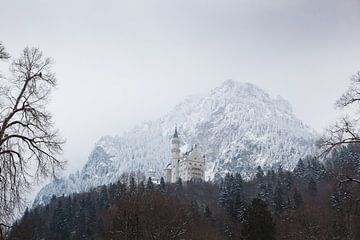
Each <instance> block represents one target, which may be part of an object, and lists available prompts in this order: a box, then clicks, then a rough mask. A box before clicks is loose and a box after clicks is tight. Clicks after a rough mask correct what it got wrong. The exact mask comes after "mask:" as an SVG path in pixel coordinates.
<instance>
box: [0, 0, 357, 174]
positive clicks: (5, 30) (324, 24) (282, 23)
mask: <svg viewBox="0 0 360 240" xmlns="http://www.w3.org/2000/svg"><path fill="white" fill-rule="evenodd" d="M0 41H2V42H3V44H4V45H5V46H6V47H7V50H8V51H9V52H10V53H11V54H12V55H13V56H14V57H16V56H18V54H19V52H20V51H21V50H22V49H23V48H24V47H25V46H27V45H28V46H38V47H40V48H41V49H42V50H43V51H44V54H45V55H47V56H50V57H52V58H53V59H54V61H55V65H54V67H53V69H54V71H55V72H56V74H57V78H58V89H57V91H56V92H54V95H53V99H52V102H51V104H50V105H49V109H50V111H51V112H52V113H53V114H54V117H55V121H56V126H57V127H58V128H59V129H60V130H61V133H62V135H63V136H64V137H65V138H66V139H67V143H66V145H65V152H64V157H65V158H66V159H67V160H68V161H69V165H68V170H67V172H71V171H73V170H74V169H79V168H80V167H81V166H82V165H83V164H84V163H85V161H86V160H87V157H88V155H89V153H90V151H91V150H92V147H93V145H94V143H95V142H96V141H97V139H98V138H99V137H100V136H102V135H106V134H112V135H115V134H120V133H121V132H123V131H124V130H128V129H130V128H131V127H133V126H134V125H136V124H139V123H141V122H143V121H145V120H152V119H156V118H157V117H159V116H161V115H162V114H164V113H166V112H167V111H169V110H170V109H171V108H172V107H173V106H174V105H175V104H176V103H178V102H179V101H181V100H182V99H184V98H185V97H186V96H188V95H191V94H196V93H206V92H207V91H209V90H210V89H212V88H214V87H216V86H217V85H219V84H220V83H221V82H222V81H224V80H226V79H234V80H237V81H245V82H251V83H254V84H256V85H258V86H259V87H261V88H263V89H264V90H266V91H268V92H269V93H270V94H271V95H277V94H279V95H281V96H283V97H284V98H285V99H287V100H288V101H289V102H290V103H291V104H292V106H293V109H294V111H295V113H296V115H297V116H298V117H299V118H300V119H302V120H303V121H304V122H305V123H307V124H309V125H310V126H312V127H313V128H315V129H316V130H317V131H319V132H320V131H321V130H322V129H323V128H324V127H326V126H327V125H328V123H329V122H331V121H333V120H334V118H335V116H336V111H335V109H334V108H333V106H334V102H335V101H336V99H337V98H338V97H339V96H340V95H341V93H342V92H343V91H344V90H345V89H346V87H347V86H348V80H349V77H350V76H351V75H352V74H354V73H355V72H356V71H359V70H360V0H346V1H344V0H315V1H314V0H307V1H305V0H273V1H270V0H229V1H226V0H218V1H211V0H192V1H190V0H128V1H122V0H113V1H104V0H103V1H100V0H98V1H94V0H76V1H74V0H72V1H69V0H56V1H49V0H26V1H21V0H18V1H16V0H0Z"/></svg>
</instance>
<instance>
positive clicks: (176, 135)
mask: <svg viewBox="0 0 360 240" xmlns="http://www.w3.org/2000/svg"><path fill="white" fill-rule="evenodd" d="M173 137H174V138H177V137H179V136H178V131H177V126H176V127H175V132H174V136H173Z"/></svg>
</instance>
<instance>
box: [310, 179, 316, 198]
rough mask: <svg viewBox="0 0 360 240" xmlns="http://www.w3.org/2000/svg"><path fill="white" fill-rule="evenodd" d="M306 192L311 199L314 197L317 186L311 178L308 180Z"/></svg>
mask: <svg viewBox="0 0 360 240" xmlns="http://www.w3.org/2000/svg"><path fill="white" fill-rule="evenodd" d="M308 191H309V194H310V195H311V196H312V197H315V196H316V193H317V186H316V182H315V180H314V179H313V178H310V181H309V184H308Z"/></svg>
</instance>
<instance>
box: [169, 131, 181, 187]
mask: <svg viewBox="0 0 360 240" xmlns="http://www.w3.org/2000/svg"><path fill="white" fill-rule="evenodd" d="M179 161H180V139H179V136H178V132H177V127H176V128H175V132H174V135H173V137H172V139H171V182H173V183H175V182H177V180H178V179H179Z"/></svg>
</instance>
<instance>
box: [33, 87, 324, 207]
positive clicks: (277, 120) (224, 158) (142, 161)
mask: <svg viewBox="0 0 360 240" xmlns="http://www.w3.org/2000/svg"><path fill="white" fill-rule="evenodd" d="M175 126H177V127H178V130H179V135H180V138H181V140H182V142H183V145H184V146H183V148H182V150H183V151H186V150H189V149H190V148H191V146H192V145H193V144H197V145H198V146H199V148H200V149H201V151H202V152H203V153H204V154H205V156H206V176H205V178H206V179H207V180H212V179H214V178H217V177H219V176H223V175H224V174H225V173H226V172H240V173H241V174H242V176H243V177H244V178H245V179H249V178H251V177H252V176H253V175H254V173H255V171H256V168H257V166H261V167H262V168H263V169H265V170H267V169H271V168H274V167H278V166H279V165H281V166H282V167H283V168H285V169H293V168H294V167H295V164H296V163H297V161H298V160H299V158H301V157H305V156H306V155H308V154H311V153H313V151H314V150H315V145H314V143H315V140H316V137H317V134H316V133H315V131H314V130H312V129H311V128H310V127H308V126H307V125H306V124H304V123H303V122H302V121H301V120H299V119H298V118H297V117H296V116H295V115H294V113H293V111H292V108H291V105H290V104H289V103H288V102H287V101H286V100H284V99H283V98H281V97H279V96H278V97H276V98H272V97H271V96H269V94H267V93H266V92H264V91H263V90H261V89H260V88H258V87H257V86H255V85H253V84H250V83H241V82H236V81H233V80H227V81H225V82H224V83H223V84H222V85H221V86H219V87H217V88H215V89H213V90H212V91H211V92H210V93H209V94H207V95H205V96H191V97H189V98H187V99H185V100H184V101H183V102H181V103H179V104H178V105H177V106H175V108H174V109H173V110H172V111H170V112H169V113H167V114H165V115H164V116H163V117H161V118H159V119H157V120H155V121H149V122H145V123H143V124H142V125H140V126H137V127H135V128H133V129H132V130H130V131H128V132H125V133H124V134H122V135H120V136H104V137H101V138H100V140H99V141H98V142H97V143H96V144H95V147H94V149H93V151H92V153H91V154H90V156H89V159H88V162H87V163H86V164H85V166H84V167H83V169H82V170H81V171H80V172H77V173H74V174H71V175H70V176H69V177H68V178H63V179H59V180H56V181H54V182H52V183H50V184H48V185H47V186H45V187H44V188H43V189H42V190H41V191H40V192H39V193H38V195H37V197H36V199H35V201H34V205H38V204H43V203H47V202H48V201H49V199H50V198H51V196H52V195H57V196H59V195H62V194H65V195H67V194H71V193H74V192H82V191H86V190H89V189H90V188H92V187H95V186H99V185H102V184H109V183H111V182H115V181H117V180H118V179H119V177H120V176H121V174H122V173H124V172H130V171H138V170H140V171H142V172H145V173H146V172H147V171H148V170H149V169H150V168H153V169H155V170H156V171H157V174H158V175H159V176H161V175H162V173H163V169H164V167H165V166H166V164H167V163H168V162H169V161H170V138H171V136H172V133H173V131H174V128H175Z"/></svg>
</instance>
